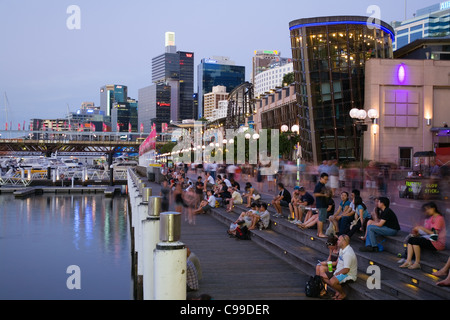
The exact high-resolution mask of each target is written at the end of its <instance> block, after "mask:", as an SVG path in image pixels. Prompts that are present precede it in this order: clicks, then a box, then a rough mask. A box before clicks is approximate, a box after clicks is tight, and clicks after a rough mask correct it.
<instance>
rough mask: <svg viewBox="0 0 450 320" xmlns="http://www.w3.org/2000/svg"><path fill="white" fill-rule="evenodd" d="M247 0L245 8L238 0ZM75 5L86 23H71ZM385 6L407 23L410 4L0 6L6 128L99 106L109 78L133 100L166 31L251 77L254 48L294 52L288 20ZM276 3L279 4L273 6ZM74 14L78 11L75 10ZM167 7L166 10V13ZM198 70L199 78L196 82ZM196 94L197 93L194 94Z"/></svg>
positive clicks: (418, 4) (1, 109)
mask: <svg viewBox="0 0 450 320" xmlns="http://www.w3.org/2000/svg"><path fill="white" fill-rule="evenodd" d="M438 2H439V1H432V0H429V1H417V0H414V1H413V0H408V1H407V10H406V18H411V17H412V16H413V13H415V12H416V10H417V9H420V8H424V7H426V6H428V5H431V4H434V3H438ZM238 3H239V7H238V6H237V4H238ZM71 5H76V6H78V8H79V9H80V12H79V18H80V19H79V20H80V24H79V29H76V28H75V29H69V27H68V25H67V24H68V23H69V22H70V21H68V20H70V19H71V17H72V15H73V13H72V11H69V10H68V9H69V7H70V6H71ZM371 5H376V6H379V8H380V10H381V12H380V14H381V15H380V17H381V20H383V21H384V22H387V23H389V24H390V23H391V22H392V21H394V20H404V19H405V3H404V2H403V1H396V2H395V3H392V2H390V1H384V0H383V1H351V2H346V3H339V5H336V2H334V1H326V0H325V1H322V2H320V3H315V4H314V3H313V4H311V3H307V4H305V3H304V2H303V3H302V2H301V1H298V2H296V1H292V0H290V1H287V0H282V1H280V2H278V3H277V5H276V6H274V5H273V4H272V3H271V2H269V1H253V0H252V1H245V2H244V3H242V2H237V1H235V0H232V1H228V2H227V3H226V4H222V3H219V2H217V1H213V2H209V3H204V2H200V1H191V2H189V4H188V5H187V3H185V2H181V1H175V2H173V6H171V7H170V8H166V7H165V6H164V4H163V3H159V2H154V1H138V0H135V1H131V2H130V3H111V2H106V1H95V3H91V2H88V1H84V0H80V1H76V2H75V3H72V2H68V1H59V2H58V4H57V5H56V4H54V3H51V2H49V1H44V2H39V3H35V2H32V1H21V2H20V3H16V2H12V1H2V2H0V30H1V31H0V32H1V37H2V42H3V43H2V47H3V48H4V50H2V53H1V56H0V57H1V59H0V93H1V98H0V129H3V127H4V123H5V122H6V121H5V120H6V112H5V102H6V101H5V98H4V93H5V92H6V95H7V98H8V99H7V100H8V101H7V104H8V110H7V113H8V122H13V126H17V123H22V122H23V121H27V123H28V122H29V120H30V119H31V118H37V117H42V118H45V117H47V118H48V117H51V118H56V117H59V118H61V117H64V116H65V115H66V114H67V113H68V110H69V111H70V112H74V111H76V109H78V108H79V107H80V106H81V103H82V102H83V101H93V102H95V105H96V106H99V105H100V88H101V87H102V86H104V85H107V84H123V85H126V86H128V89H129V93H128V95H129V96H130V98H134V99H137V98H138V90H139V89H140V88H143V87H146V86H148V85H150V84H151V72H152V70H151V60H152V58H153V57H155V56H157V55H158V54H160V53H161V52H162V51H163V50H164V40H165V39H164V35H165V32H167V31H172V32H175V34H176V45H177V48H178V50H182V51H191V52H194V53H195V61H194V69H196V67H197V66H198V64H199V63H200V60H201V59H203V58H208V57H211V56H229V57H230V59H232V60H234V61H235V62H236V64H237V65H243V66H245V67H246V80H247V81H250V72H251V69H252V68H251V58H252V56H253V53H254V51H255V50H262V49H267V50H278V51H279V52H281V55H282V56H285V57H291V56H292V52H291V48H290V40H289V22H290V21H292V20H295V19H299V18H307V17H315V16H327V15H361V16H370V15H371V12H370V11H369V12H368V9H369V7H370V6H371ZM267 7H276V8H275V9H274V10H267ZM67 12H69V13H67ZM161 13H163V14H161ZM196 79H197V74H195V80H194V83H195V82H196ZM194 91H195V90H194Z"/></svg>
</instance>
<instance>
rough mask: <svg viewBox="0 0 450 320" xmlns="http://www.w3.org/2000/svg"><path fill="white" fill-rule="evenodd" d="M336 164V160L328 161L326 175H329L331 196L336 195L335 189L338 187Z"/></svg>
mask: <svg viewBox="0 0 450 320" xmlns="http://www.w3.org/2000/svg"><path fill="white" fill-rule="evenodd" d="M336 164H337V160H331V161H328V165H329V166H328V167H329V168H328V175H329V176H330V188H331V192H332V197H333V198H334V197H335V196H336V190H337V189H338V188H339V168H338V167H337V165H336Z"/></svg>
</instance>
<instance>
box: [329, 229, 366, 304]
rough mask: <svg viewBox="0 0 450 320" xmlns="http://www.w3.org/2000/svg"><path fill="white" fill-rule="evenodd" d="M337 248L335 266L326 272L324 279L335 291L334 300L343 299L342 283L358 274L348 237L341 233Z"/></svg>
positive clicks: (351, 279) (356, 263)
mask: <svg viewBox="0 0 450 320" xmlns="http://www.w3.org/2000/svg"><path fill="white" fill-rule="evenodd" d="M337 245H338V247H339V248H340V250H339V258H338V260H337V262H336V261H335V262H333V266H336V270H335V271H334V273H328V272H327V277H325V278H324V281H325V282H326V283H327V284H328V285H330V286H331V287H332V288H333V289H334V290H335V291H336V295H335V296H334V299H335V300H344V299H345V297H346V294H345V292H344V290H343V289H342V284H343V283H346V282H348V281H356V279H357V276H358V260H357V258H356V254H355V252H354V251H353V248H352V247H351V246H350V237H349V236H347V235H341V236H339V238H338V242H337Z"/></svg>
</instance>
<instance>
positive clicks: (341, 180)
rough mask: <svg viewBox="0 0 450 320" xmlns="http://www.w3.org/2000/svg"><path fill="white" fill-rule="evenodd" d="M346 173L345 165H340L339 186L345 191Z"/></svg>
mask: <svg viewBox="0 0 450 320" xmlns="http://www.w3.org/2000/svg"><path fill="white" fill-rule="evenodd" d="M345 173H346V171H345V169H344V166H342V165H341V166H339V188H340V190H341V191H344V188H345V187H346V185H345V179H346V176H345Z"/></svg>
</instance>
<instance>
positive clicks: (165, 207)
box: [160, 179, 170, 212]
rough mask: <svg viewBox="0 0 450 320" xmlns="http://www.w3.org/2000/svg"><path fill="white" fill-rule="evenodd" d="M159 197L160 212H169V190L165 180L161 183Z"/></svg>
mask: <svg viewBox="0 0 450 320" xmlns="http://www.w3.org/2000/svg"><path fill="white" fill-rule="evenodd" d="M160 195H161V197H162V200H161V210H162V212H167V211H169V195H170V188H169V185H168V183H167V180H166V179H164V180H163V182H162V187H161V192H160Z"/></svg>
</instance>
